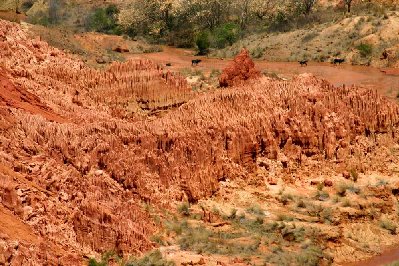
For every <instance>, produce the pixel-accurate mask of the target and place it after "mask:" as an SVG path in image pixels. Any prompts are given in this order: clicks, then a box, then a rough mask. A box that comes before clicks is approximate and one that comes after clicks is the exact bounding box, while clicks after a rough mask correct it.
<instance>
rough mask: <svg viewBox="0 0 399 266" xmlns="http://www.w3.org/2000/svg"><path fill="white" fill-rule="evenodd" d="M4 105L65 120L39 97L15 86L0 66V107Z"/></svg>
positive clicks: (48, 118)
mask: <svg viewBox="0 0 399 266" xmlns="http://www.w3.org/2000/svg"><path fill="white" fill-rule="evenodd" d="M4 106H7V107H13V108H17V109H23V110H25V111H27V112H29V113H31V114H38V115H41V116H43V117H45V118H46V119H47V120H49V121H55V122H59V123H63V122H66V121H67V120H66V119H65V118H63V117H61V116H59V115H57V114H55V113H54V112H53V111H52V110H51V109H50V108H49V107H47V106H46V105H45V104H43V103H41V101H40V99H39V97H37V96H36V95H34V94H32V93H30V92H28V91H26V90H24V89H22V88H21V87H18V86H16V85H15V84H14V83H13V82H12V81H11V80H10V79H9V78H8V77H7V76H6V71H5V70H3V69H1V68H0V107H4Z"/></svg>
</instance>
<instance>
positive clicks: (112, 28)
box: [87, 5, 121, 35]
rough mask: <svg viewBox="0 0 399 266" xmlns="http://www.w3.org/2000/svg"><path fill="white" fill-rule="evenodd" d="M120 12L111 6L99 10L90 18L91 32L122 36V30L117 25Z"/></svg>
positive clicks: (89, 26)
mask: <svg viewBox="0 0 399 266" xmlns="http://www.w3.org/2000/svg"><path fill="white" fill-rule="evenodd" d="M118 14H119V10H118V8H117V7H116V6H115V5H109V6H108V7H107V8H105V9H104V8H98V9H96V10H95V11H94V13H93V14H92V15H91V16H89V18H88V22H87V27H88V29H90V30H95V31H97V32H103V33H107V34H117V35H118V34H120V33H121V30H120V28H119V26H118V24H117V15H118Z"/></svg>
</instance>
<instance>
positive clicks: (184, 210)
mask: <svg viewBox="0 0 399 266" xmlns="http://www.w3.org/2000/svg"><path fill="white" fill-rule="evenodd" d="M178 211H179V213H180V214H182V215H184V216H190V205H189V204H188V203H183V204H182V205H180V206H179V208H178Z"/></svg>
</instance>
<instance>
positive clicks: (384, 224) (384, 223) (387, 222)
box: [380, 219, 397, 235]
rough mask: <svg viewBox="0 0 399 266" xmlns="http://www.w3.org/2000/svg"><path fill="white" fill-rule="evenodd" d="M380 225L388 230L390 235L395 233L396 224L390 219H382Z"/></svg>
mask: <svg viewBox="0 0 399 266" xmlns="http://www.w3.org/2000/svg"><path fill="white" fill-rule="evenodd" d="M380 227H381V228H383V229H385V230H388V231H389V232H390V233H391V234H392V235H396V228H397V226H396V225H395V224H394V223H393V222H392V221H390V220H388V219H382V220H381V221H380Z"/></svg>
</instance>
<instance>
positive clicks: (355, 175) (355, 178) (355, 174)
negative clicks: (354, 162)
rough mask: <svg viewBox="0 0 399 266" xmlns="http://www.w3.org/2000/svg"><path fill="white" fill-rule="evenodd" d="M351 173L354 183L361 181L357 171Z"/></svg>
mask: <svg viewBox="0 0 399 266" xmlns="http://www.w3.org/2000/svg"><path fill="white" fill-rule="evenodd" d="M350 173H351V176H352V180H353V182H357V180H358V179H359V174H358V173H357V172H356V170H355V169H351V171H350Z"/></svg>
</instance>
